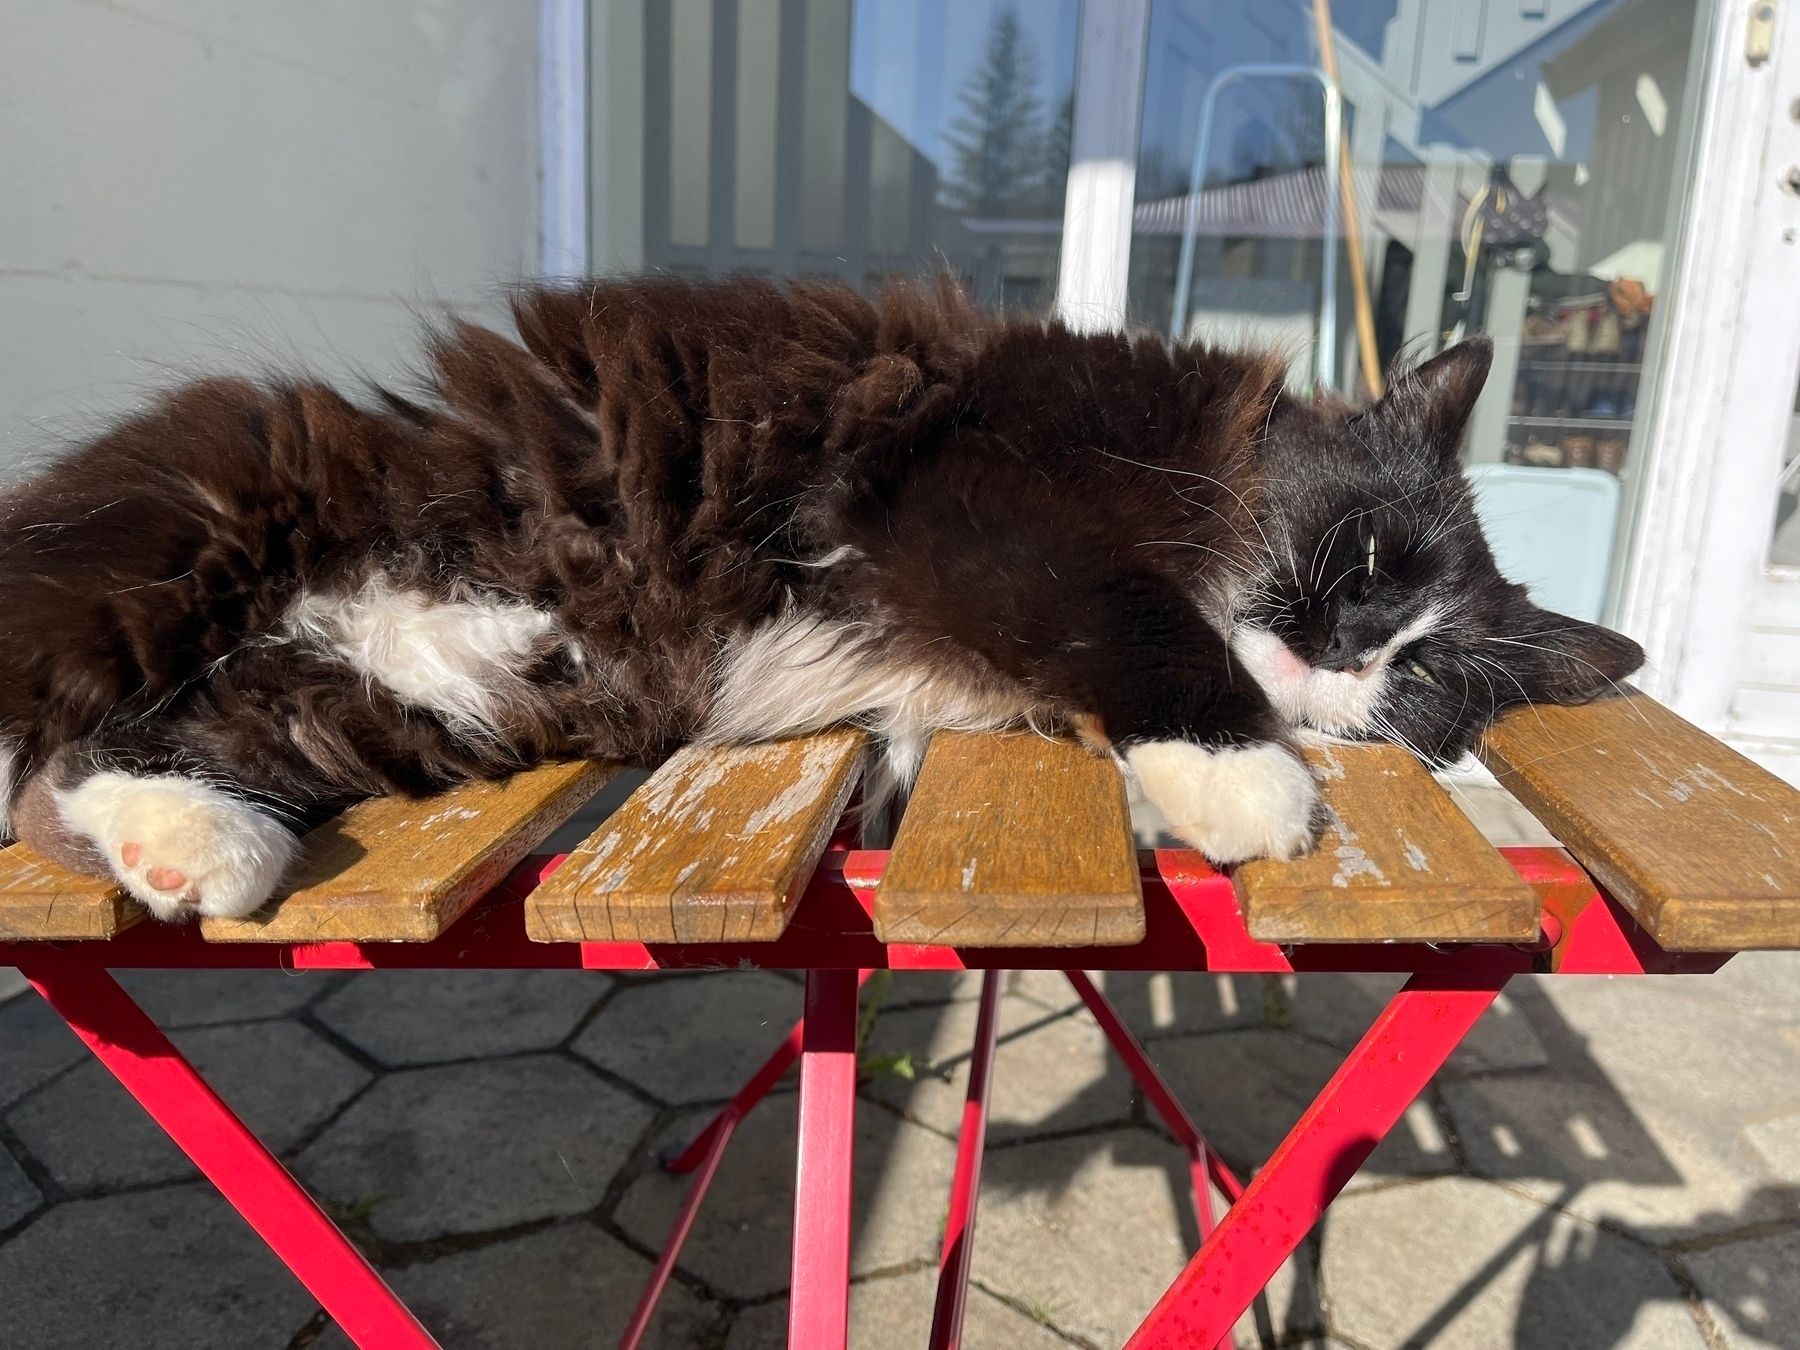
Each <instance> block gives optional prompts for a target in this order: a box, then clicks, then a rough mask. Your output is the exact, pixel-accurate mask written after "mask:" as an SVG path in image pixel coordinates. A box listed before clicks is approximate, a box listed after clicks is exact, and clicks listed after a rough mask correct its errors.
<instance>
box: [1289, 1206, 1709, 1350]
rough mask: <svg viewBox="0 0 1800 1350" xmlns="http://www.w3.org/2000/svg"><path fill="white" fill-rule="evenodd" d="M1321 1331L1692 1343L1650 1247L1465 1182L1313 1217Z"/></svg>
mask: <svg viewBox="0 0 1800 1350" xmlns="http://www.w3.org/2000/svg"><path fill="white" fill-rule="evenodd" d="M1322 1279H1323V1283H1324V1290H1325V1297H1326V1300H1327V1302H1328V1304H1329V1306H1330V1308H1331V1317H1332V1325H1333V1328H1334V1329H1335V1330H1336V1331H1338V1332H1339V1333H1340V1334H1342V1335H1344V1336H1346V1337H1349V1338H1350V1339H1351V1340H1354V1341H1360V1342H1362V1343H1364V1344H1366V1345H1429V1346H1431V1347H1432V1350H1459V1347H1467V1348H1468V1350H1491V1347H1493V1346H1500V1345H1517V1346H1531V1347H1532V1350H1592V1348H1593V1347H1595V1346H1609V1347H1625V1348H1627V1350H1629V1348H1631V1347H1642V1350H1702V1347H1704V1346H1705V1344H1706V1340H1705V1337H1703V1336H1702V1335H1701V1334H1700V1330H1699V1328H1698V1327H1697V1326H1696V1325H1695V1324H1694V1319H1693V1316H1692V1315H1691V1314H1690V1313H1689V1312H1688V1309H1687V1306H1686V1303H1685V1301H1684V1300H1683V1298H1682V1294H1681V1290H1680V1288H1679V1287H1678V1286H1677V1285H1676V1283H1675V1281H1674V1279H1673V1278H1672V1277H1671V1276H1670V1275H1669V1273H1668V1271H1667V1270H1665V1269H1664V1268H1663V1265H1662V1263H1661V1262H1660V1261H1659V1260H1658V1259H1657V1257H1656V1255H1655V1254H1654V1253H1652V1252H1648V1251H1646V1250H1644V1249H1643V1248H1642V1247H1640V1246H1638V1245H1637V1244H1635V1243H1633V1242H1629V1241H1627V1240H1625V1239H1623V1238H1619V1237H1616V1236H1614V1235H1613V1234H1611V1233H1607V1232H1605V1231H1604V1230H1601V1229H1598V1228H1594V1227H1592V1226H1590V1225H1588V1224H1585V1223H1582V1222H1580V1221H1579V1220H1576V1219H1572V1218H1570V1217H1569V1216H1567V1215H1565V1214H1559V1213H1557V1212H1556V1211H1554V1210H1546V1209H1542V1208H1540V1207H1539V1206H1537V1205H1535V1204H1533V1203H1532V1202H1531V1201H1529V1200H1526V1199H1524V1198H1523V1197H1521V1196H1518V1195H1514V1194H1512V1193H1511V1192H1509V1191H1505V1190H1502V1189H1501V1188H1500V1187H1497V1186H1491V1185H1487V1184H1486V1183H1483V1182H1480V1181H1476V1180H1473V1179H1471V1178H1468V1177H1440V1178H1438V1179H1436V1180H1433V1181H1427V1182H1422V1183H1420V1184H1418V1185H1413V1186H1391V1187H1388V1188H1386V1189H1383V1190H1379V1191H1373V1192H1365V1193H1363V1194H1360V1195H1353V1196H1346V1197H1345V1198H1344V1199H1342V1200H1340V1201H1339V1202H1338V1203H1337V1204H1336V1205H1334V1206H1333V1207H1332V1209H1331V1212H1330V1214H1329V1215H1328V1216H1327V1218H1326V1221H1325V1234H1324V1264H1323V1275H1322Z"/></svg>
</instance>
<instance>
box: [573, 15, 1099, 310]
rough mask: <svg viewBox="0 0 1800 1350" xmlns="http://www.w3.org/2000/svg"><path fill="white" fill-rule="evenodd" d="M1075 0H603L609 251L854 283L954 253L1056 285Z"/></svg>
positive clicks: (601, 154)
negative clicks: (606, 1)
mask: <svg viewBox="0 0 1800 1350" xmlns="http://www.w3.org/2000/svg"><path fill="white" fill-rule="evenodd" d="M1079 8H1080V7H1079V4H1078V3H1077V0H1031V2H1030V3H1005V2H1004V0H956V2H955V3H952V2H951V0H924V2H923V3H915V0H799V3H794V0H788V3H783V2H782V0H670V2H669V3H662V2H661V0H658V2H657V3H650V4H641V3H627V4H616V5H609V6H600V7H596V11H595V24H594V28H595V43H596V45H595V60H594V62H593V63H592V65H593V71H594V80H595V86H594V91H593V93H594V99H593V102H594V105H595V110H596V130H597V131H598V132H600V133H601V134H599V135H597V136H596V137H595V138H594V142H593V143H594V145H595V149H596V156H597V158H596V173H595V177H594V183H595V211H594V213H593V215H594V219H595V223H596V239H595V245H596V247H595V249H594V258H595V262H596V264H597V265H599V266H602V267H635V266H645V265H647V266H651V267H662V268H668V269H671V270H674V271H682V272H730V271H740V272H765V273H774V274H780V275H819V274H827V275H833V276H839V277H843V278H845V279H847V280H850V281H852V282H855V283H857V284H859V285H861V284H869V283H872V282H874V281H877V280H879V279H880V278H881V277H883V276H887V275H892V274H895V273H906V274H917V273H919V272H921V271H923V270H926V269H929V268H931V267H936V266H943V267H948V268H949V269H950V270H951V271H952V272H954V273H955V274H956V275H958V276H959V277H960V278H961V279H962V280H963V282H964V284H965V285H966V286H968V287H969V288H970V289H971V290H972V291H973V292H974V293H975V294H976V296H977V297H978V298H980V299H981V300H983V301H984V302H989V303H999V302H1005V303H1009V304H1019V305H1028V306H1036V307H1047V306H1048V305H1049V303H1050V302H1051V300H1052V299H1054V295H1055V287H1056V275H1057V261H1058V254H1059V251H1060V248H1061V242H1062V225H1063V196H1064V189H1065V186H1066V183H1067V179H1068V166H1069V133H1070V126H1071V121H1072V118H1073V113H1074V87H1075V44H1076V30H1077V20H1078V17H1079ZM621 142H625V143H624V144H621ZM633 142H635V143H633ZM634 164H636V165H641V168H638V169H635V170H634V168H633V165H634ZM633 217H636V219H633Z"/></svg>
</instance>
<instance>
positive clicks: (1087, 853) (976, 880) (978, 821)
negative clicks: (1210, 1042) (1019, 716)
mask: <svg viewBox="0 0 1800 1350" xmlns="http://www.w3.org/2000/svg"><path fill="white" fill-rule="evenodd" d="M875 931H876V933H877V934H878V935H880V936H881V937H882V938H883V939H884V940H886V941H888V942H920V943H932V944H943V945H952V946H966V947H1068V946H1077V945H1090V944H1107V943H1126V942H1136V941H1138V940H1139V939H1140V938H1141V937H1142V936H1143V931H1144V906H1143V894H1142V891H1141V889H1140V885H1139V881H1138V866H1137V849H1136V845H1135V843H1134V841H1133V839H1132V835H1131V817H1130V811H1129V809H1128V807H1127V805H1126V801H1125V784H1124V780H1123V779H1122V778H1121V777H1120V775H1119V770H1118V768H1117V766H1116V765H1115V764H1114V763H1113V762H1112V761H1111V760H1110V759H1106V758H1102V757H1100V756H1098V755H1096V754H1094V753H1093V752H1091V751H1089V750H1087V749H1085V748H1084V747H1082V746H1081V745H1079V744H1077V743H1075V742H1073V741H1062V740H1051V739H1048V738H1046V737H1043V736H1038V735H1035V734H1033V733H1031V732H1000V733H975V732H943V731H941V732H939V733H938V734H937V735H936V736H934V737H932V740H931V745H930V748H929V749H928V750H927V751H926V755H925V763H924V765H923V766H922V767H921V768H920V770H919V781H918V784H917V786H916V787H915V788H914V789H913V795H912V800H911V802H909V803H908V805H907V808H906V816H905V818H904V819H903V820H902V821H901V822H900V832H899V834H898V836H897V837H896V838H895V840H894V848H893V852H892V855H891V856H890V857H889V859H888V865H887V869H886V871H885V872H884V873H883V876H882V882H881V887H880V889H879V890H878V891H877V892H876V894H875Z"/></svg>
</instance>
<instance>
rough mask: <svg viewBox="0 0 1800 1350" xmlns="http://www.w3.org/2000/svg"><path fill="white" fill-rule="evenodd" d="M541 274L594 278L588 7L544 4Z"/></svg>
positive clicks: (548, 0) (583, 1)
mask: <svg viewBox="0 0 1800 1350" xmlns="http://www.w3.org/2000/svg"><path fill="white" fill-rule="evenodd" d="M537 23H538V127H537V130H538V136H537V142H538V256H537V266H538V271H539V273H540V274H542V275H543V276H546V277H575V276H580V275H582V274H583V273H584V272H586V271H587V270H588V36H587V29H588V0H538V11H537Z"/></svg>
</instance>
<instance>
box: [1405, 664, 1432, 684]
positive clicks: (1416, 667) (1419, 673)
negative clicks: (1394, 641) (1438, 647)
mask: <svg viewBox="0 0 1800 1350" xmlns="http://www.w3.org/2000/svg"><path fill="white" fill-rule="evenodd" d="M1406 673H1407V674H1408V675H1411V676H1412V677H1413V678H1414V679H1415V680H1423V681H1425V683H1426V684H1436V683H1437V676H1435V675H1433V674H1432V673H1431V672H1430V671H1429V670H1427V669H1426V668H1425V667H1424V665H1423V664H1421V663H1420V662H1418V661H1408V662H1407V663H1406Z"/></svg>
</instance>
